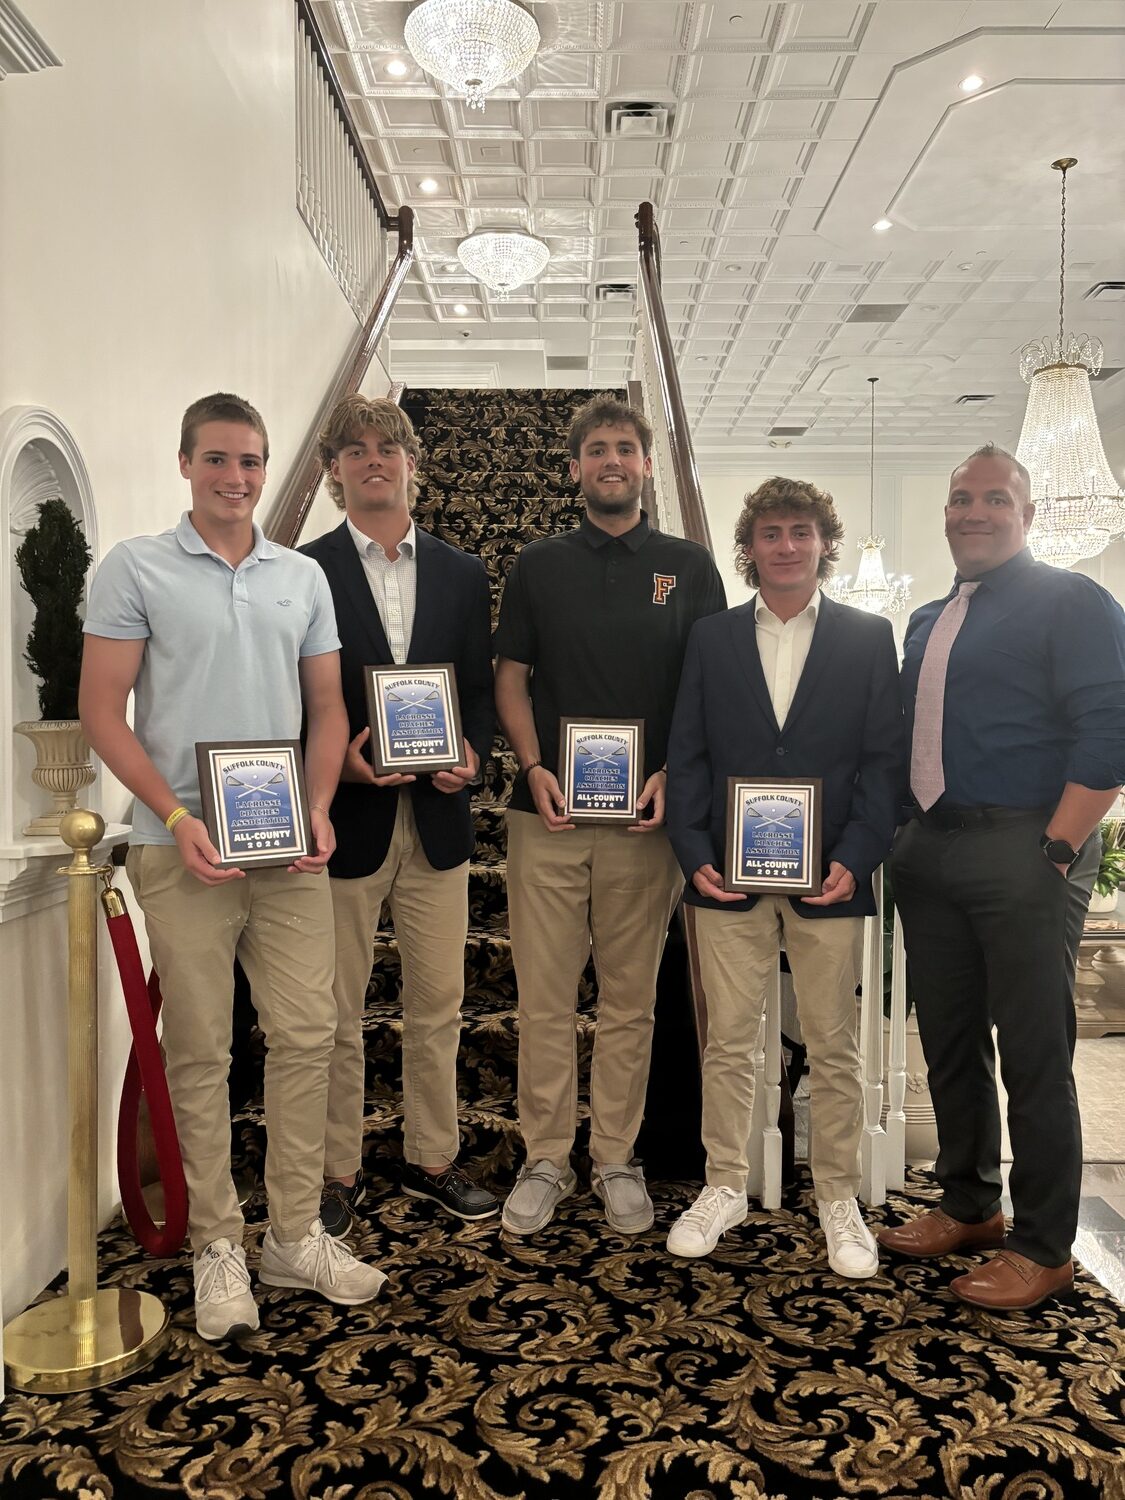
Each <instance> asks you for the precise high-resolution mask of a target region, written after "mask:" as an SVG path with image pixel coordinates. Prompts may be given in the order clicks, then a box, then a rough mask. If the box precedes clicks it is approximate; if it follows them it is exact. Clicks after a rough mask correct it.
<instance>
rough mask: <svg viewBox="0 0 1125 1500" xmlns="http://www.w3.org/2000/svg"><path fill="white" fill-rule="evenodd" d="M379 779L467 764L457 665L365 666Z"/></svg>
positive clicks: (373, 755) (373, 756) (373, 761)
mask: <svg viewBox="0 0 1125 1500" xmlns="http://www.w3.org/2000/svg"><path fill="white" fill-rule="evenodd" d="M363 676H364V682H365V683H366V686H367V713H368V717H369V718H370V720H371V765H372V769H373V770H374V772H375V775H376V776H390V775H392V774H393V773H394V772H395V771H398V772H401V773H402V774H403V775H405V776H413V775H416V774H423V775H424V774H426V773H428V772H431V771H448V770H450V769H451V767H453V766H460V765H462V764H464V757H465V748H464V745H463V744H462V740H461V713H460V709H459V708H458V705H457V676H456V673H455V672H454V670H453V663H452V662H439V663H437V664H436V665H434V666H420V667H419V666H405V667H364V669H363Z"/></svg>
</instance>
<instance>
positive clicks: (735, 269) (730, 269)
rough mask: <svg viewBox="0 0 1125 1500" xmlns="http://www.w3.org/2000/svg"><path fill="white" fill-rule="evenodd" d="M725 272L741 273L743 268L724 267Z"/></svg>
mask: <svg viewBox="0 0 1125 1500" xmlns="http://www.w3.org/2000/svg"><path fill="white" fill-rule="evenodd" d="M723 270H724V271H741V270H742V267H741V266H724V267H723Z"/></svg>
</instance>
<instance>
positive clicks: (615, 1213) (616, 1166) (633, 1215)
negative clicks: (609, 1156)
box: [590, 1161, 656, 1234]
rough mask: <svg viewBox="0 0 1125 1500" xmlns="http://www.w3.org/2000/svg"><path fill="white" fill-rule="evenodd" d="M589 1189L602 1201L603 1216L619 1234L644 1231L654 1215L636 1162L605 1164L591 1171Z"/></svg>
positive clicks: (650, 1226)
mask: <svg viewBox="0 0 1125 1500" xmlns="http://www.w3.org/2000/svg"><path fill="white" fill-rule="evenodd" d="M590 1188H591V1190H592V1192H593V1193H594V1195H595V1197H598V1198H600V1199H601V1200H602V1202H603V1203H604V1204H605V1216H606V1219H607V1220H608V1221H609V1226H610V1228H611V1229H616V1230H617V1233H618V1234H643V1233H644V1232H645V1230H646V1229H651V1228H652V1221H653V1219H654V1218H655V1217H656V1214H655V1212H654V1210H653V1207H652V1199H651V1198H650V1197H649V1195H648V1189H647V1188H646V1187H645V1174H644V1168H643V1167H642V1166H641V1164H640V1162H639V1161H631V1162H621V1163H612V1164H609V1163H607V1164H606V1165H605V1166H602V1167H599V1166H595V1167H594V1168H593V1170H592V1171H591V1173H590Z"/></svg>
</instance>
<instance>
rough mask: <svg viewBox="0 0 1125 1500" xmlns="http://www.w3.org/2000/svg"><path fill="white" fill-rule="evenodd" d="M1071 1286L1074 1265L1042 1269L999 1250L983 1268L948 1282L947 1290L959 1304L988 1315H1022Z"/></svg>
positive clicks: (1026, 1260)
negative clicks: (1025, 1310) (985, 1311)
mask: <svg viewBox="0 0 1125 1500" xmlns="http://www.w3.org/2000/svg"><path fill="white" fill-rule="evenodd" d="M1073 1286H1074V1262H1073V1261H1071V1260H1067V1261H1064V1262H1063V1264H1062V1265H1061V1266H1041V1265H1039V1264H1038V1263H1037V1262H1036V1261H1033V1260H1028V1258H1027V1256H1026V1255H1019V1254H1017V1252H1016V1251H1015V1250H1001V1251H1000V1253H999V1255H994V1256H993V1257H992V1259H991V1260H990V1261H986V1262H985V1264H984V1265H983V1266H974V1268H973V1269H972V1270H971V1271H968V1272H967V1273H966V1274H965V1275H964V1276H957V1277H954V1279H953V1280H952V1281H951V1282H950V1283H949V1290H950V1291H951V1292H952V1293H953V1295H954V1296H955V1297H960V1299H961V1301H962V1302H969V1303H971V1304H972V1306H973V1307H984V1308H987V1309H988V1310H989V1311H990V1312H1021V1311H1023V1310H1024V1309H1026V1308H1030V1307H1038V1306H1039V1304H1040V1302H1044V1301H1045V1300H1046V1299H1047V1298H1048V1297H1054V1296H1057V1295H1058V1294H1059V1293H1060V1292H1063V1293H1066V1292H1069V1291H1070V1290H1071V1289H1072V1287H1073Z"/></svg>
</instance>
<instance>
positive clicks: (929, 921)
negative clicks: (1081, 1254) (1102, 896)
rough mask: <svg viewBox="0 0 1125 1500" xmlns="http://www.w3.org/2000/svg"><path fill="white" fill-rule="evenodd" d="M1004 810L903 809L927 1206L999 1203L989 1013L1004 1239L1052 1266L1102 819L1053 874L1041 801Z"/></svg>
mask: <svg viewBox="0 0 1125 1500" xmlns="http://www.w3.org/2000/svg"><path fill="white" fill-rule="evenodd" d="M1004 813H1005V814H1007V816H1004V815H1003V814H1001V815H1000V816H997V817H996V818H995V820H994V821H993V820H990V819H979V820H976V821H967V825H966V826H965V827H963V828H942V827H938V826H935V825H934V824H933V823H929V822H920V821H917V820H915V821H912V822H910V823H907V824H906V825H905V826H904V827H903V828H901V829H900V830H899V833H898V837H897V839H896V840H895V848H894V854H893V857H892V865H891V868H892V873H893V880H894V895H895V901H896V903H897V904H898V909H899V912H900V913H901V916H902V926H903V934H904V937H905V939H906V954H907V961H908V964H909V971H910V983H911V987H912V990H913V994H914V997H915V1004H916V1006H917V1010H918V1027H919V1030H920V1032H921V1037H922V1046H923V1048H924V1050H925V1054H926V1064H927V1067H928V1070H929V1078H930V1093H931V1094H932V1096H933V1101H934V1111H935V1114H936V1116H937V1126H938V1141H939V1153H938V1160H937V1167H936V1171H937V1178H938V1181H939V1183H940V1184H941V1188H942V1202H941V1206H942V1208H943V1209H944V1211H945V1212H946V1213H947V1214H949V1215H950V1216H951V1217H952V1218H954V1219H958V1220H960V1221H961V1222H962V1223H966V1224H975V1223H980V1222H981V1221H982V1220H984V1219H988V1218H990V1217H991V1216H992V1215H993V1214H994V1213H995V1212H996V1211H997V1210H998V1209H999V1207H1000V1194H1001V1177H1000V1107H999V1100H998V1097H997V1092H996V1078H995V1074H994V1067H993V1059H994V1050H993V1041H992V1028H993V1027H994V1026H995V1028H996V1041H997V1050H998V1052H999V1056H1000V1068H1001V1074H1002V1077H1003V1080H1004V1087H1005V1088H1006V1089H1007V1092H1008V1133H1009V1136H1010V1139H1011V1145H1012V1170H1011V1175H1010V1178H1009V1184H1008V1186H1009V1192H1010V1194H1011V1198H1012V1206H1013V1210H1014V1221H1013V1228H1012V1232H1011V1234H1010V1235H1009V1236H1008V1242H1007V1243H1008V1247H1009V1248H1010V1249H1012V1250H1015V1251H1018V1252H1019V1254H1021V1255H1026V1256H1027V1257H1028V1258H1029V1259H1030V1260H1033V1261H1036V1262H1037V1263H1038V1264H1040V1265H1046V1266H1057V1265H1061V1264H1062V1263H1063V1262H1064V1261H1066V1260H1067V1259H1068V1258H1069V1256H1070V1252H1071V1246H1072V1244H1073V1241H1074V1235H1075V1232H1076V1229H1077V1226H1078V1199H1079V1193H1080V1189H1081V1181H1082V1129H1081V1121H1080V1119H1079V1114H1078V1098H1077V1094H1076V1092H1075V1087H1074V1074H1073V1071H1072V1068H1071V1062H1072V1059H1073V1056H1074V1037H1075V1020H1074V974H1075V965H1076V961H1077V956H1078V944H1079V942H1080V940H1081V936H1082V924H1083V921H1084V920H1085V915H1086V909H1087V907H1088V906H1089V902H1090V890H1091V887H1092V885H1093V882H1094V877H1095V875H1096V874H1097V869H1098V863H1099V859H1100V852H1101V834H1100V831H1098V830H1095V832H1094V833H1093V834H1092V835H1091V836H1090V838H1089V839H1088V840H1087V841H1086V843H1085V844H1084V845H1083V847H1082V849H1081V850H1080V851H1079V857H1078V859H1077V861H1076V862H1075V864H1074V865H1073V866H1072V867H1071V870H1070V873H1069V875H1067V876H1063V875H1062V874H1060V872H1059V871H1058V870H1057V869H1056V868H1055V866H1054V865H1052V864H1051V863H1050V862H1049V861H1048V860H1047V858H1046V856H1045V855H1044V853H1043V851H1042V850H1041V849H1040V848H1039V837H1040V835H1041V834H1042V832H1043V830H1044V828H1045V826H1046V822H1047V818H1048V816H1049V813H1047V812H1044V811H1042V810H1040V811H1035V812H1028V813H1021V814H1017V815H1015V816H1012V815H1011V813H1010V811H1009V810H1007V809H1005V810H1004ZM922 816H923V817H925V816H926V815H922ZM939 816H940V815H939ZM954 816H956V815H954Z"/></svg>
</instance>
